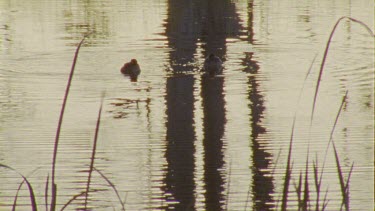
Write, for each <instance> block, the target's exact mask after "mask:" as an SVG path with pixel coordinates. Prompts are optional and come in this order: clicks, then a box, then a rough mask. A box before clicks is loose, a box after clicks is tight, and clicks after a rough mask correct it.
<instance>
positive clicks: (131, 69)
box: [121, 59, 141, 81]
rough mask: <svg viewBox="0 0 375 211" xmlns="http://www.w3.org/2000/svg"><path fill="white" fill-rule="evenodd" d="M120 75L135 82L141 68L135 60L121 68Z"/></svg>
mask: <svg viewBox="0 0 375 211" xmlns="http://www.w3.org/2000/svg"><path fill="white" fill-rule="evenodd" d="M121 73H122V74H125V75H129V76H130V78H131V80H132V81H136V80H137V78H138V75H139V74H140V73H141V68H140V67H139V64H138V61H137V60H136V59H132V60H130V62H127V63H125V64H124V66H122V68H121Z"/></svg>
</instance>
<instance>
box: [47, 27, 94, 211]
mask: <svg viewBox="0 0 375 211" xmlns="http://www.w3.org/2000/svg"><path fill="white" fill-rule="evenodd" d="M90 34H91V33H89V34H87V35H85V36H84V37H83V38H82V40H81V42H80V43H79V44H78V47H77V49H76V52H75V55H74V59H73V64H72V68H71V70H70V74H69V79H68V83H67V85H66V89H65V95H64V100H63V103H62V106H61V111H60V116H59V122H58V125H57V129H56V137H55V145H54V149H53V158H52V175H51V184H52V195H51V211H55V209H56V197H57V185H56V183H55V169H56V158H57V149H58V146H59V139H60V132H61V126H62V122H63V117H64V112H65V107H66V102H67V100H68V95H69V90H70V85H71V83H72V80H73V75H74V69H75V66H76V62H77V58H78V53H79V49H80V48H81V45H82V43H83V41H84V40H85V38H86V37H87V36H89V35H90Z"/></svg>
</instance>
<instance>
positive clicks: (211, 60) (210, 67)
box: [203, 53, 223, 76]
mask: <svg viewBox="0 0 375 211" xmlns="http://www.w3.org/2000/svg"><path fill="white" fill-rule="evenodd" d="M203 71H204V72H206V73H208V74H210V75H211V76H212V75H216V74H220V73H221V72H222V71H223V62H222V61H221V59H220V58H219V57H217V56H216V55H215V54H213V53H211V54H210V55H209V56H208V57H207V58H206V59H205V60H204V65H203Z"/></svg>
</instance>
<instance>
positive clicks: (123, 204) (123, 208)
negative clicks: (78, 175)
mask: <svg viewBox="0 0 375 211" xmlns="http://www.w3.org/2000/svg"><path fill="white" fill-rule="evenodd" d="M93 169H94V170H95V171H97V172H98V173H99V174H100V176H101V177H102V178H103V179H104V180H105V181H107V183H108V184H109V186H111V187H112V189H113V191H115V193H116V195H117V198H118V200H119V202H120V203H121V206H122V210H125V201H124V202H123V201H122V200H121V197H120V194H119V193H118V191H117V189H116V187H115V185H114V184H113V183H112V182H111V181H110V180H109V179H108V178H107V177H106V176H105V175H104V174H103V173H102V172H100V171H99V170H98V169H97V168H95V167H93Z"/></svg>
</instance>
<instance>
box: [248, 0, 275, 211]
mask: <svg viewBox="0 0 375 211" xmlns="http://www.w3.org/2000/svg"><path fill="white" fill-rule="evenodd" d="M248 14H249V15H248V17H249V20H248V23H249V26H248V31H249V33H248V38H247V39H248V42H249V43H250V44H254V43H253V39H254V32H253V1H250V2H249V4H248ZM242 65H243V66H244V67H245V69H244V71H246V72H249V73H252V74H253V75H250V76H249V77H248V87H249V91H248V92H249V101H250V103H249V109H250V112H251V117H250V118H251V119H250V121H251V130H252V134H251V143H252V144H251V149H252V152H253V154H252V158H251V160H252V161H253V164H252V167H253V168H252V171H253V174H252V175H253V179H252V182H253V184H252V193H253V198H254V201H253V210H271V209H272V208H274V200H273V198H272V196H271V195H272V193H273V192H274V185H273V177H272V176H270V166H271V163H270V160H271V157H272V156H271V154H270V153H268V152H267V151H266V150H265V149H266V147H265V143H264V141H260V140H259V138H258V137H259V136H261V135H262V134H265V133H266V129H265V128H264V127H263V126H262V125H261V122H262V118H263V113H264V110H265V107H264V100H263V96H262V95H261V94H260V92H259V84H258V70H259V69H260V67H259V65H258V64H257V62H256V61H254V60H253V53H252V52H247V53H245V58H244V59H243V63H242Z"/></svg>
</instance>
